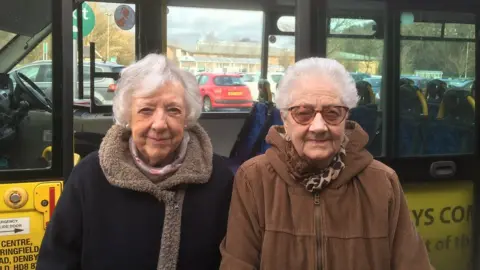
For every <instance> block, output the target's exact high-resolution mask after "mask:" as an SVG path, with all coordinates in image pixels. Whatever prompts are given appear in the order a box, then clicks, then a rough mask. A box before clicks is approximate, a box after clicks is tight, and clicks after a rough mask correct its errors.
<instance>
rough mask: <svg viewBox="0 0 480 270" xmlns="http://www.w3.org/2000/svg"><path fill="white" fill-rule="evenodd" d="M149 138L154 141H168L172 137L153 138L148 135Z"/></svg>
mask: <svg viewBox="0 0 480 270" xmlns="http://www.w3.org/2000/svg"><path fill="white" fill-rule="evenodd" d="M148 138H149V139H150V140H152V141H154V142H166V141H168V140H170V138H152V137H148Z"/></svg>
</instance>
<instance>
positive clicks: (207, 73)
mask: <svg viewBox="0 0 480 270" xmlns="http://www.w3.org/2000/svg"><path fill="white" fill-rule="evenodd" d="M197 75H205V76H230V77H238V78H240V77H241V75H240V74H233V73H222V72H199V73H198V74H197Z"/></svg>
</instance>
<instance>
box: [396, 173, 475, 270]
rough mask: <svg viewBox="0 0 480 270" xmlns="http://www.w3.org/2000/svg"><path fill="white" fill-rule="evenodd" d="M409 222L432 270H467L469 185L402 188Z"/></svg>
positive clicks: (469, 231) (458, 183)
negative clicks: (428, 259)
mask: <svg viewBox="0 0 480 270" xmlns="http://www.w3.org/2000/svg"><path fill="white" fill-rule="evenodd" d="M403 188H404V190H405V196H406V197H407V203H408V207H409V209H410V214H411V218H412V221H413V222H414V223H415V225H416V227H417V230H418V231H419V233H420V235H421V236H422V238H423V240H424V242H425V246H426V247H427V250H428V252H429V254H430V260H431V262H432V264H433V266H434V267H435V268H436V270H451V269H456V270H469V269H471V256H472V239H471V236H472V229H471V224H472V205H473V183H472V182H470V181H455V182H449V183H439V182H436V183H429V184H408V185H404V187H403Z"/></svg>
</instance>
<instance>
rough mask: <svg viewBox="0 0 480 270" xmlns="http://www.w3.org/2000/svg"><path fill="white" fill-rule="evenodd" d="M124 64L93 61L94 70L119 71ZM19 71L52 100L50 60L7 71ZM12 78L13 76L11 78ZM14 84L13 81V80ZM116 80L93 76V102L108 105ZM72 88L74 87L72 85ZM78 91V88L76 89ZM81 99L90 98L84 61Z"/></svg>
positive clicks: (88, 79) (88, 70)
mask: <svg viewBox="0 0 480 270" xmlns="http://www.w3.org/2000/svg"><path fill="white" fill-rule="evenodd" d="M123 68H124V66H122V65H119V64H116V63H103V62H96V63H95V72H109V73H112V72H113V73H119V72H120V71H121V70H122V69H123ZM16 71H19V72H21V73H23V74H24V75H25V76H27V77H28V78H29V79H30V80H32V81H33V82H34V83H35V84H36V85H37V86H38V87H40V89H42V90H43V91H45V95H46V96H47V97H48V98H49V99H50V100H52V61H51V60H42V61H36V62H32V63H30V64H27V65H24V66H21V67H18V68H16V69H13V70H12V71H10V72H9V74H12V73H13V72H16ZM12 80H13V78H12ZM13 83H14V84H15V81H13ZM115 83H116V81H115V80H114V79H112V78H95V82H94V87H95V89H94V93H95V104H97V105H109V104H111V103H112V100H113V96H114V92H115V87H116V85H115ZM72 89H76V88H75V87H73V86H72ZM77 91H78V90H77ZM73 95H74V98H75V99H78V92H76V93H75V92H74V93H73ZM83 99H90V63H84V66H83Z"/></svg>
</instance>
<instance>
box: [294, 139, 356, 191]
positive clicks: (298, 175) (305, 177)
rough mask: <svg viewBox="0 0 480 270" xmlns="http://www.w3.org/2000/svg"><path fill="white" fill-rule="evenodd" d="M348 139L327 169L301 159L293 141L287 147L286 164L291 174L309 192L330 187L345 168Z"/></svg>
mask: <svg viewBox="0 0 480 270" xmlns="http://www.w3.org/2000/svg"><path fill="white" fill-rule="evenodd" d="M347 142H348V138H347V137H346V136H345V139H344V141H343V143H342V145H341V146H340V151H339V152H338V153H337V154H336V155H335V156H334V157H333V160H332V162H331V163H330V165H329V166H328V167H326V168H323V169H319V168H317V167H315V166H314V165H313V164H311V163H310V162H309V161H308V160H306V159H304V158H302V157H300V156H299V155H298V153H297V151H296V150H295V147H294V146H293V144H292V142H291V141H287V145H286V159H287V160H286V161H287V162H286V163H287V168H288V171H289V172H290V174H291V175H292V177H293V178H294V179H297V180H298V181H300V182H301V183H302V184H303V185H304V186H305V188H306V189H307V190H308V191H309V192H317V191H320V190H322V189H323V188H325V187H326V186H328V184H329V183H330V182H331V181H332V180H335V179H337V178H338V176H339V175H340V173H341V172H342V170H343V169H344V168H345V163H344V160H345V157H346V151H345V146H346V144H347Z"/></svg>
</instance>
